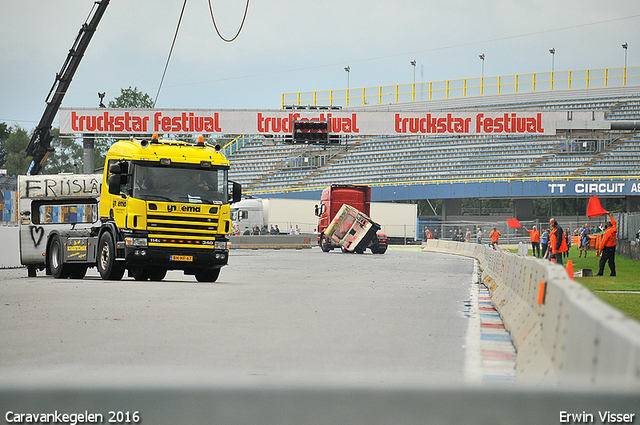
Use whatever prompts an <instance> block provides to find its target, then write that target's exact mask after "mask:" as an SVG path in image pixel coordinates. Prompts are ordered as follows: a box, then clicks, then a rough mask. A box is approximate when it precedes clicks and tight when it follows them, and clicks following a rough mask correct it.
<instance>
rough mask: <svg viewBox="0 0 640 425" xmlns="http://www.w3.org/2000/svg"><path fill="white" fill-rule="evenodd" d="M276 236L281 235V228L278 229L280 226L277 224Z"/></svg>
mask: <svg viewBox="0 0 640 425" xmlns="http://www.w3.org/2000/svg"><path fill="white" fill-rule="evenodd" d="M275 234H276V235H279V234H280V228H279V227H278V225H277V224H276V233H275Z"/></svg>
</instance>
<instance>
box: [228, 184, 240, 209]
mask: <svg viewBox="0 0 640 425" xmlns="http://www.w3.org/2000/svg"><path fill="white" fill-rule="evenodd" d="M229 183H231V184H232V185H233V187H232V189H231V193H230V195H231V196H230V198H231V203H232V204H235V203H236V202H240V201H241V200H242V185H241V184H240V183H236V182H229Z"/></svg>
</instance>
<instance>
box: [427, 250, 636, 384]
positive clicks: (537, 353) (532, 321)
mask: <svg viewBox="0 0 640 425" xmlns="http://www.w3.org/2000/svg"><path fill="white" fill-rule="evenodd" d="M424 249H425V250H427V251H437V252H447V253H451V254H457V255H462V256H466V257H471V258H475V259H476V260H478V262H479V266H480V269H481V271H482V281H483V283H484V284H485V285H486V286H487V287H488V288H489V292H490V294H491V302H492V304H493V305H494V307H495V308H496V310H498V312H499V313H500V316H501V317H502V320H503V322H504V325H505V328H506V329H507V330H508V331H509V332H510V334H511V340H512V341H513V344H514V346H515V348H516V350H517V352H518V354H517V358H516V369H517V379H518V380H524V381H526V382H528V381H531V380H533V381H535V382H545V383H549V384H552V385H566V384H574V383H575V382H580V383H584V384H586V385H615V386H618V387H628V388H635V389H636V390H637V389H638V388H640V323H638V322H637V321H635V320H633V319H630V318H627V317H626V316H624V315H623V314H622V313H620V312H619V311H617V310H615V309H614V308H613V307H611V306H609V305H608V304H606V303H604V302H603V301H601V300H600V299H598V298H597V297H596V296H595V295H593V294H592V293H591V292H590V291H589V290H588V289H586V288H585V287H584V286H582V285H580V284H578V283H577V282H574V281H573V280H572V279H570V278H569V277H568V275H567V272H566V271H565V269H564V268H563V267H562V266H559V265H556V264H553V263H549V262H548V261H543V260H539V259H536V258H534V257H523V256H518V255H515V254H511V253H507V252H502V251H494V250H493V249H491V248H489V247H487V246H482V245H477V244H470V243H459V242H449V241H443V240H438V241H429V242H428V243H427V246H426V247H425V248H424Z"/></svg>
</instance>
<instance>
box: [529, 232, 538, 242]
mask: <svg viewBox="0 0 640 425" xmlns="http://www.w3.org/2000/svg"><path fill="white" fill-rule="evenodd" d="M527 232H529V235H530V239H531V242H540V232H539V231H537V230H527Z"/></svg>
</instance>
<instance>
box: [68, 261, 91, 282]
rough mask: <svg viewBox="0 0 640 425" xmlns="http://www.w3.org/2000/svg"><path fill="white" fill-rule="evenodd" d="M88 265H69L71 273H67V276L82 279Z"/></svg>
mask: <svg viewBox="0 0 640 425" xmlns="http://www.w3.org/2000/svg"><path fill="white" fill-rule="evenodd" d="M88 268H89V267H88V266H85V265H84V264H72V265H71V273H69V277H70V278H71V279H82V278H84V276H85V275H86V274H87V269H88Z"/></svg>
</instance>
